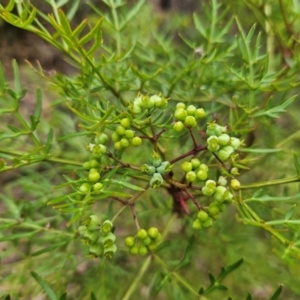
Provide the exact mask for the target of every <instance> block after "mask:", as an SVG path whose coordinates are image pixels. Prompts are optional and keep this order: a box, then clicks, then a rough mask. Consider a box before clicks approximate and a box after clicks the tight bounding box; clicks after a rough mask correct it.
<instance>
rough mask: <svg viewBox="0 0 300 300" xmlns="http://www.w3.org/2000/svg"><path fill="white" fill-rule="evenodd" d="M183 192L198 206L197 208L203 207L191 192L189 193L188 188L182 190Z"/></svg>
mask: <svg viewBox="0 0 300 300" xmlns="http://www.w3.org/2000/svg"><path fill="white" fill-rule="evenodd" d="M183 192H184V193H186V194H187V195H188V197H189V198H190V199H191V200H192V201H193V203H194V204H195V205H196V206H197V207H198V209H199V210H202V209H203V207H202V206H201V205H200V204H199V203H198V202H197V200H196V198H195V197H194V195H193V194H191V193H190V192H189V191H188V190H186V189H185V190H183Z"/></svg>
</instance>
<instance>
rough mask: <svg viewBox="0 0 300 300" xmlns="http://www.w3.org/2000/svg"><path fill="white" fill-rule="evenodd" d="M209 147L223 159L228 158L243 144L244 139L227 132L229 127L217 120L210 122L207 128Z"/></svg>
mask: <svg viewBox="0 0 300 300" xmlns="http://www.w3.org/2000/svg"><path fill="white" fill-rule="evenodd" d="M206 135H207V136H208V138H207V149H208V150H209V151H210V152H214V153H216V155H217V156H218V158H219V159H221V160H222V161H225V160H228V159H229V158H230V157H231V156H232V154H233V153H234V151H235V150H237V149H238V148H239V147H240V146H242V145H243V143H242V141H241V140H240V139H238V138H236V137H231V136H230V135H228V134H227V128H226V127H225V126H220V125H219V124H217V123H216V122H211V123H208V125H207V129H206Z"/></svg>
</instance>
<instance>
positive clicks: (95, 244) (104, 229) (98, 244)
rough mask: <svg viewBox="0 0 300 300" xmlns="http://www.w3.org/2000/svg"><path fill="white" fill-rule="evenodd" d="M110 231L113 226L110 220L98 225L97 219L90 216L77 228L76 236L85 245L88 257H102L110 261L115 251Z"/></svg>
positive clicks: (113, 236)
mask: <svg viewBox="0 0 300 300" xmlns="http://www.w3.org/2000/svg"><path fill="white" fill-rule="evenodd" d="M112 230H113V224H112V222H111V221H110V220H106V221H104V222H103V223H102V225H100V223H99V219H98V217H97V216H96V215H91V216H89V217H88V218H87V219H86V220H85V221H84V222H82V225H81V226H79V227H78V229H77V234H78V235H79V236H80V237H81V239H82V240H83V241H84V242H85V243H86V244H87V246H88V248H89V256H91V257H94V258H96V257H100V256H103V255H104V256H105V257H107V258H108V259H111V258H112V257H113V256H114V254H115V253H116V251H117V246H116V245H115V240H116V236H115V235H114V234H113V232H112Z"/></svg>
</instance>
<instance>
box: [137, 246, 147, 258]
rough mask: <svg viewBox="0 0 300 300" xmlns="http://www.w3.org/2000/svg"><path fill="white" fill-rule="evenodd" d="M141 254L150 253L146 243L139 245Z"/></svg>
mask: <svg viewBox="0 0 300 300" xmlns="http://www.w3.org/2000/svg"><path fill="white" fill-rule="evenodd" d="M139 254H140V255H142V256H145V255H147V254H148V248H147V247H146V246H144V245H140V247H139Z"/></svg>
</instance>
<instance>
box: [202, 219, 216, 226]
mask: <svg viewBox="0 0 300 300" xmlns="http://www.w3.org/2000/svg"><path fill="white" fill-rule="evenodd" d="M213 223H214V221H213V219H212V218H209V219H208V220H207V221H205V222H203V223H201V224H202V227H205V228H207V227H210V226H211V225H212V224H213Z"/></svg>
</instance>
